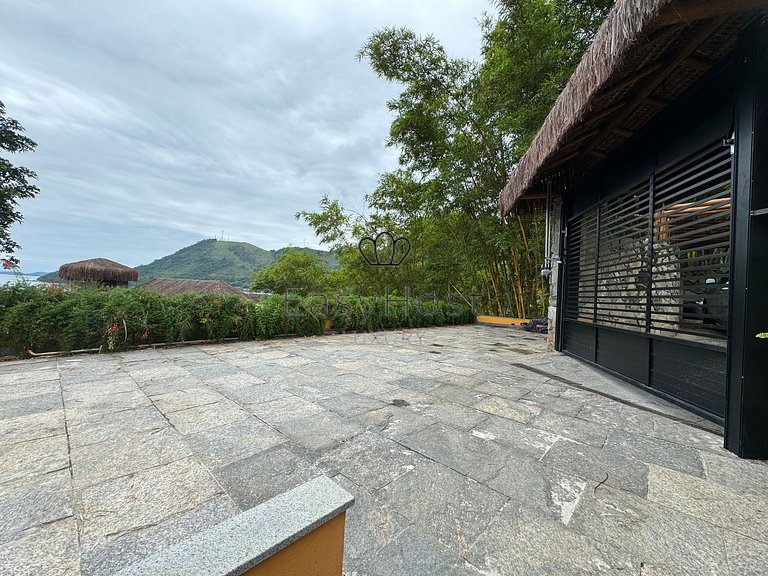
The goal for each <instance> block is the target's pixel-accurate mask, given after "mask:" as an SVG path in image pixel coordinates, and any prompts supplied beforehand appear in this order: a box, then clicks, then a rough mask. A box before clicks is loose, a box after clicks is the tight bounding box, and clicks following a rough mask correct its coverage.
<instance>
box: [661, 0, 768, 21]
mask: <svg viewBox="0 0 768 576" xmlns="http://www.w3.org/2000/svg"><path fill="white" fill-rule="evenodd" d="M759 10H768V0H709V2H703V1H702V0H675V1H674V2H672V3H671V4H670V5H669V7H668V8H666V9H665V10H664V12H663V13H662V14H661V16H659V19H658V21H657V22H658V25H659V26H672V25H675V24H690V23H691V22H695V21H696V20H708V19H710V18H720V17H723V16H726V17H727V16H732V15H734V14H744V13H746V12H757V11H759Z"/></svg>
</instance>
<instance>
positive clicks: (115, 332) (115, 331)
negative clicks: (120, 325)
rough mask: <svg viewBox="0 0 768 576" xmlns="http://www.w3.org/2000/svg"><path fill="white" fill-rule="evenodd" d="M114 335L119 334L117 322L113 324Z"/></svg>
mask: <svg viewBox="0 0 768 576" xmlns="http://www.w3.org/2000/svg"><path fill="white" fill-rule="evenodd" d="M112 334H117V322H112Z"/></svg>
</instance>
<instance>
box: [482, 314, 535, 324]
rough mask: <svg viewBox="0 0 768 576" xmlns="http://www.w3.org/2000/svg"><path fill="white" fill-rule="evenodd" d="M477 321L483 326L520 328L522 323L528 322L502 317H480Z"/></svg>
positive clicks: (521, 319)
mask: <svg viewBox="0 0 768 576" xmlns="http://www.w3.org/2000/svg"><path fill="white" fill-rule="evenodd" d="M477 321H478V322H480V323H481V324H499V325H501V326H511V325H514V326H519V325H520V323H521V322H528V320H525V319H523V318H503V317H501V316H478V317H477Z"/></svg>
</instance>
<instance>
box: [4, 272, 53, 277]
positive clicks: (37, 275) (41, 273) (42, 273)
mask: <svg viewBox="0 0 768 576" xmlns="http://www.w3.org/2000/svg"><path fill="white" fill-rule="evenodd" d="M0 274H11V275H15V274H16V272H14V271H13V270H0ZM22 274H24V276H29V277H31V278H39V277H40V276H45V275H46V274H48V272H22Z"/></svg>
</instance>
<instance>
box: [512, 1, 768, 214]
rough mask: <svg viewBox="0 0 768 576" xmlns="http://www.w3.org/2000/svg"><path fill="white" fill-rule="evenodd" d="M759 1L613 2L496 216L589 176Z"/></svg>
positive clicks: (731, 39) (702, 69)
mask: <svg viewBox="0 0 768 576" xmlns="http://www.w3.org/2000/svg"><path fill="white" fill-rule="evenodd" d="M767 10H768V0H617V2H616V4H615V5H614V7H613V8H612V9H611V11H610V13H609V14H608V16H607V17H606V19H605V22H603V24H602V26H601V27H600V29H599V30H598V32H597V34H596V36H595V39H594V41H593V43H592V45H591V46H590V48H589V49H588V50H587V52H586V53H585V54H584V57H583V58H582V59H581V62H580V63H579V65H578V66H577V67H576V70H575V71H574V73H573V75H572V76H571V78H570V80H569V81H568V84H567V85H566V87H565V89H564V90H563V92H562V93H561V94H560V96H559V98H558V99H557V101H556V102H555V105H554V106H553V107H552V110H551V111H550V113H549V115H548V116H547V118H546V119H545V121H544V123H543V125H542V127H541V129H540V130H539V133H538V134H537V135H536V138H535V139H534V140H533V142H532V143H531V147H530V148H529V150H528V152H527V153H526V154H525V155H524V156H523V157H522V158H521V160H520V162H519V163H518V164H517V165H516V166H515V167H514V169H513V170H512V173H511V176H510V178H509V180H508V181H507V184H506V186H505V187H504V190H503V191H502V193H501V195H500V196H499V207H500V209H501V213H502V215H504V216H506V215H507V214H509V213H510V212H511V211H513V210H514V209H515V208H516V207H518V206H519V205H520V203H521V202H522V201H525V200H526V199H530V198H541V196H542V194H543V192H544V186H545V184H544V183H545V182H546V181H550V182H552V181H554V182H556V183H558V187H559V188H562V187H564V186H567V185H568V184H569V183H572V182H574V181H575V180H578V178H579V177H581V176H584V175H586V174H588V173H589V172H591V171H592V170H593V169H594V168H595V166H597V164H599V163H600V162H602V161H603V160H604V159H605V158H607V157H608V155H610V154H611V153H612V152H613V151H614V150H616V149H617V148H618V147H619V146H620V145H621V144H623V143H624V142H625V141H626V140H627V139H629V138H630V137H631V136H632V135H633V134H634V133H636V132H637V131H638V130H640V129H641V128H642V127H643V126H645V125H646V124H648V122H649V121H650V120H652V119H653V118H654V117H655V116H656V115H657V114H658V113H659V112H661V111H662V110H663V109H664V108H666V107H667V106H668V105H669V104H671V103H672V102H673V101H674V100H675V99H677V97H678V96H680V95H681V94H682V93H683V92H685V90H687V89H688V88H689V87H690V86H691V85H693V84H694V82H696V81H697V80H698V79H700V78H701V77H702V76H703V75H704V74H706V73H707V72H709V70H711V69H712V67H713V66H714V65H715V64H716V63H717V62H718V61H719V60H720V59H721V58H722V57H723V56H725V55H726V54H728V53H729V52H730V51H731V50H732V49H733V48H734V47H735V45H736V41H737V39H738V35H739V33H740V32H741V31H742V30H744V29H745V28H746V27H747V26H748V25H749V24H750V23H751V22H752V21H753V20H754V19H755V18H756V17H757V16H758V15H760V14H761V13H763V12H765V11H767Z"/></svg>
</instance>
